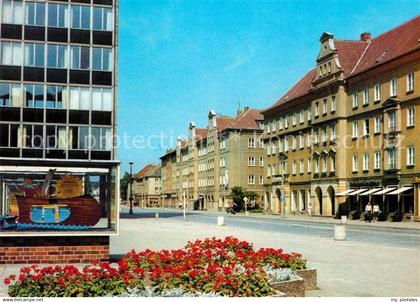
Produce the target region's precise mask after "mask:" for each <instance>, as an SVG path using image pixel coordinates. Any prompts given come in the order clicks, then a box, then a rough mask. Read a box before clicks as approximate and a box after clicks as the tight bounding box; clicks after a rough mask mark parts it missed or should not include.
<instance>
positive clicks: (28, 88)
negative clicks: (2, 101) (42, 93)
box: [24, 85, 34, 107]
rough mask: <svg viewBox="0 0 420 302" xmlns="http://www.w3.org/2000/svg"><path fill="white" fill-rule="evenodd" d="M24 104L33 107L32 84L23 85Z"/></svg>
mask: <svg viewBox="0 0 420 302" xmlns="http://www.w3.org/2000/svg"><path fill="white" fill-rule="evenodd" d="M24 90H25V106H26V107H34V96H33V85H25V86H24Z"/></svg>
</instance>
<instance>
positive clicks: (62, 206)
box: [16, 195, 101, 226]
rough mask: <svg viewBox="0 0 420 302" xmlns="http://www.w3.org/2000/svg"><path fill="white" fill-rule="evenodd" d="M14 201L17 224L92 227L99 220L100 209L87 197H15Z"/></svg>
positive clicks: (94, 201)
mask: <svg viewBox="0 0 420 302" xmlns="http://www.w3.org/2000/svg"><path fill="white" fill-rule="evenodd" d="M16 199H17V204H18V208H19V220H18V221H19V224H59V225H85V226H94V225H96V224H97V223H98V222H99V220H100V219H101V208H100V206H99V204H98V202H97V201H96V199H95V198H93V197H91V196H89V195H85V196H79V197H73V198H63V199H46V198H39V197H23V196H16Z"/></svg>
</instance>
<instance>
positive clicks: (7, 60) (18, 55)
mask: <svg viewBox="0 0 420 302" xmlns="http://www.w3.org/2000/svg"><path fill="white" fill-rule="evenodd" d="M0 60H1V64H2V65H22V44H21V43H16V42H0Z"/></svg>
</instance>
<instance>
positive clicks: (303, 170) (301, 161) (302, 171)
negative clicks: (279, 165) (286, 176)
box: [299, 159, 305, 174]
mask: <svg viewBox="0 0 420 302" xmlns="http://www.w3.org/2000/svg"><path fill="white" fill-rule="evenodd" d="M304 172H305V162H304V161H303V159H301V160H300V161H299V173H300V174H303V173H304Z"/></svg>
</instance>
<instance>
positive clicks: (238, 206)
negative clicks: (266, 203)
mask: <svg viewBox="0 0 420 302" xmlns="http://www.w3.org/2000/svg"><path fill="white" fill-rule="evenodd" d="M257 196H258V195H257V193H256V192H254V191H246V190H244V188H242V187H239V186H235V187H233V188H232V189H231V192H230V193H229V194H228V195H227V198H229V199H232V201H233V202H234V203H235V205H234V206H233V208H234V210H235V211H236V212H242V211H244V210H245V203H244V198H245V197H247V198H248V202H247V209H248V210H250V209H254V208H256V207H257V204H255V206H251V201H255V200H256V198H257Z"/></svg>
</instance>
